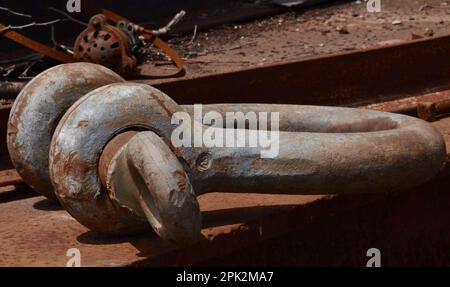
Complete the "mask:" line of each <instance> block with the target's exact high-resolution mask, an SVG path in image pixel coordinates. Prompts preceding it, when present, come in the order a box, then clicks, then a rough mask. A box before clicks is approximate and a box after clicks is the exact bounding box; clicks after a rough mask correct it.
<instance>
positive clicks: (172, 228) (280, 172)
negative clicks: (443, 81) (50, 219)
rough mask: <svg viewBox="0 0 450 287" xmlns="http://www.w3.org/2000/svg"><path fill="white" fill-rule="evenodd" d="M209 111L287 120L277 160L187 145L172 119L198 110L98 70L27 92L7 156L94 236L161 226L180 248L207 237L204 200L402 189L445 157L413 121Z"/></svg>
mask: <svg viewBox="0 0 450 287" xmlns="http://www.w3.org/2000/svg"><path fill="white" fill-rule="evenodd" d="M84 94H86V95H85V96H83V95H84ZM69 107H70V108H69ZM67 109H68V110H67ZM66 110H67V111H66ZM203 110H204V113H207V112H208V111H215V112H217V113H218V114H220V115H225V114H226V113H227V112H235V111H240V112H243V113H247V112H250V111H253V112H257V113H258V112H262V111H265V112H278V113H279V116H280V119H279V124H280V125H279V129H280V133H279V136H280V145H279V154H278V156H277V157H275V158H261V156H260V155H261V148H258V147H243V148H226V147H220V148H219V147H195V148H192V147H176V146H174V145H173V144H172V143H171V140H170V139H171V134H172V133H173V131H174V129H175V128H176V126H175V125H173V124H172V123H171V119H172V117H173V115H174V114H176V113H177V112H186V113H188V114H193V113H194V110H193V106H180V105H178V104H176V103H175V102H174V101H173V100H172V99H170V98H169V97H168V96H167V95H165V94H164V93H162V92H161V91H159V90H157V89H155V88H153V87H151V86H148V85H144V84H137V83H127V82H124V81H123V79H121V78H120V77H119V76H117V75H116V74H114V73H113V72H111V71H109V70H107V69H105V68H104V67H100V66H98V65H94V64H87V63H77V64H67V65H61V66H58V67H55V68H52V69H50V70H47V71H45V72H43V73H42V74H40V75H38V76H37V77H36V78H35V79H34V80H33V81H32V82H30V83H29V84H28V85H27V86H26V87H25V88H24V90H23V91H22V93H21V95H20V96H19V97H18V99H17V101H16V103H15V105H14V108H13V110H12V112H11V115H10V121H9V124H8V127H9V128H8V148H9V150H10V154H11V158H12V160H13V162H14V164H15V166H16V167H17V168H18V170H19V172H20V173H21V175H22V176H23V178H24V180H25V181H26V182H27V183H29V184H30V185H32V186H33V187H35V189H37V190H38V191H39V192H41V193H42V194H45V195H47V196H49V197H54V196H55V195H56V197H57V198H58V200H59V201H60V202H61V204H62V205H63V206H64V207H65V208H66V209H67V211H68V212H69V213H70V214H71V215H72V216H74V217H75V218H76V219H77V220H78V221H79V222H81V223H82V224H84V225H85V226H87V227H89V228H90V229H93V230H96V231H100V232H105V233H113V234H119V233H122V234H124V233H132V232H136V231H142V230H146V229H148V228H149V224H150V225H151V226H152V227H153V229H154V230H155V231H156V232H157V233H158V234H159V235H160V236H161V237H162V238H164V239H167V240H171V241H175V242H177V243H185V242H191V241H192V240H194V239H195V238H197V237H198V236H199V234H200V230H201V216H200V209H199V206H198V202H197V199H196V196H197V195H200V194H203V193H206V192H212V191H227V192H240V191H244V192H247V193H248V192H256V193H275V194H281V193H283V194H286V193H287V194H341V193H355V192H358V193H364V192H385V191H395V190H400V189H403V188H409V187H411V186H414V185H418V184H421V183H423V182H425V181H427V180H429V179H430V178H431V177H433V176H434V175H435V174H437V173H438V171H439V170H440V169H441V167H442V166H443V164H444V162H445V159H446V150H445V144H444V141H443V138H442V136H441V135H440V133H439V132H437V131H436V130H435V129H434V128H433V127H432V126H431V125H429V124H428V123H426V122H424V121H422V120H419V119H416V118H412V117H408V116H403V115H397V114H390V113H384V112H378V111H370V110H360V109H350V108H338V107H319V106H294V105H261V104H252V105H249V104H219V105H205V106H203ZM269 125H270V123H269ZM203 128H212V129H217V130H218V131H219V130H220V131H224V130H226V129H225V128H224V127H222V126H216V127H209V126H208V127H203ZM33 131H34V133H33ZM52 134H53V137H52ZM39 145H41V146H42V147H43V148H40V147H39ZM37 147H39V148H37ZM405 179H407V180H405ZM52 186H53V189H52Z"/></svg>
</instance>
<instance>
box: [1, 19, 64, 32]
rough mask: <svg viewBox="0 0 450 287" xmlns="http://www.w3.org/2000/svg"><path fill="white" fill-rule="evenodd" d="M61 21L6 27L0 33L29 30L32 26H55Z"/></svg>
mask: <svg viewBox="0 0 450 287" xmlns="http://www.w3.org/2000/svg"><path fill="white" fill-rule="evenodd" d="M61 21H62V20H61V19H56V20H53V21H48V22H41V23H36V22H31V23H28V24H25V25H20V26H12V25H8V26H6V27H5V28H3V29H0V32H4V31H7V30H22V29H25V28H29V27H34V26H48V25H52V24H55V23H58V22H61Z"/></svg>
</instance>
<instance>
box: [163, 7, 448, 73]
mask: <svg viewBox="0 0 450 287" xmlns="http://www.w3.org/2000/svg"><path fill="white" fill-rule="evenodd" d="M449 24H450V1H443V0H417V1H411V0H381V12H379V13H373V12H372V13H371V12H368V11H367V8H366V3H365V1H352V2H348V3H344V4H340V5H329V6H318V7H315V8H310V9H308V10H305V11H291V12H286V13H284V14H280V15H276V16H273V17H270V18H266V19H261V20H256V21H252V22H248V23H241V24H233V25H227V26H223V27H219V28H215V29H211V30H209V31H203V32H198V33H196V35H195V37H194V33H191V34H187V35H185V36H182V37H176V38H172V39H170V41H169V43H170V44H171V45H172V46H173V47H174V48H175V49H176V50H177V51H178V52H180V53H181V54H182V55H183V57H184V58H185V60H186V62H187V65H188V69H187V71H188V75H190V76H195V75H200V74H206V73H215V72H225V71H230V70H237V69H241V68H246V67H254V66H261V65H267V64H270V63H276V62H283V61H290V60H298V59H302V58H306V57H310V56H317V55H327V54H332V53H338V52H343V51H351V50H358V49H365V48H370V47H375V46H379V45H386V44H389V43H395V42H398V41H401V40H403V41H408V40H411V39H413V38H414V37H433V36H440V35H445V34H449V33H450V25H449Z"/></svg>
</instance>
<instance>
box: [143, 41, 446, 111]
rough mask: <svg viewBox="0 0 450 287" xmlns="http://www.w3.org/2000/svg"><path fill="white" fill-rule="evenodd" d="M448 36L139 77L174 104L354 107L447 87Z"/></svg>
mask: <svg viewBox="0 0 450 287" xmlns="http://www.w3.org/2000/svg"><path fill="white" fill-rule="evenodd" d="M449 53H450V35H448V36H443V37H436V38H432V39H421V40H415V41H411V42H406V43H402V44H397V45H392V46H385V47H378V48H373V49H368V50H360V51H354V52H347V53H341V54H334V55H331V56H328V55H327V56H321V57H313V58H308V59H302V60H300V61H292V62H288V63H285V62H283V63H279V64H273V65H267V66H263V67H258V68H250V69H244V70H239V71H235V72H227V73H219V74H211V75H205V76H197V77H192V78H189V77H188V78H185V79H179V80H166V81H162V80H159V81H144V82H146V83H149V84H152V85H153V86H155V87H156V88H158V89H160V90H162V91H163V92H165V93H166V94H168V95H171V97H172V98H173V99H174V100H175V101H176V102H177V103H180V104H191V103H204V104H207V103H217V102H227V103H233V102H235V103H236V102H243V103H255V102H259V103H283V104H312V105H338V106H355V105H364V104H373V103H377V102H383V101H386V100H389V99H391V100H392V99H394V98H401V97H405V96H414V95H420V94H425V93H430V92H432V91H433V90H439V89H444V88H445V87H447V88H448V87H449V86H450V82H449V79H450V69H448V67H449V66H450V57H448V55H449Z"/></svg>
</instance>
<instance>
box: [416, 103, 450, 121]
mask: <svg viewBox="0 0 450 287" xmlns="http://www.w3.org/2000/svg"><path fill="white" fill-rule="evenodd" d="M448 113H450V99H446V100H442V101H438V102H423V103H420V104H419V105H418V106H417V114H418V115H419V118H421V119H423V120H426V121H429V122H432V121H435V120H437V118H438V117H442V116H445V115H446V114H448Z"/></svg>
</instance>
